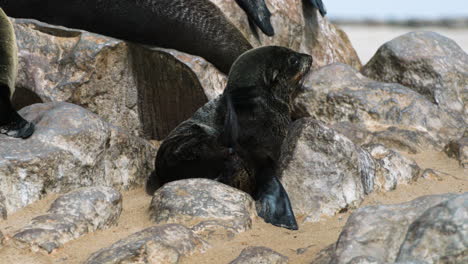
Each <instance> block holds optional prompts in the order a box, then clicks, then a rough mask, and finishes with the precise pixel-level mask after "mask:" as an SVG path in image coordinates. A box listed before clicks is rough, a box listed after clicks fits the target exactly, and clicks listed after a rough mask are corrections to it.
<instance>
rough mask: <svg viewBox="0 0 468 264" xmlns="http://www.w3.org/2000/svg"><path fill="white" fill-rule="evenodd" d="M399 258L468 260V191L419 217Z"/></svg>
mask: <svg viewBox="0 0 468 264" xmlns="http://www.w3.org/2000/svg"><path fill="white" fill-rule="evenodd" d="M396 260H397V261H398V262H400V261H401V262H411V261H421V262H422V261H425V262H427V263H454V264H458V263H459V264H462V263H468V193H465V194H462V195H459V196H457V197H455V198H453V199H451V200H448V201H446V202H443V203H441V204H438V205H436V206H434V207H432V208H430V209H428V210H427V211H426V212H424V214H423V215H421V216H420V217H419V218H418V219H416V221H414V222H413V223H412V224H411V225H410V226H409V228H408V233H407V234H406V237H405V241H404V242H403V244H402V245H401V248H400V251H399V252H398V257H397V259H396Z"/></svg>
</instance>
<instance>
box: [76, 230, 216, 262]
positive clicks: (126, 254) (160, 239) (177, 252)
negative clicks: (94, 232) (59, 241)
mask: <svg viewBox="0 0 468 264" xmlns="http://www.w3.org/2000/svg"><path fill="white" fill-rule="evenodd" d="M208 247H209V245H208V244H207V243H206V242H205V241H204V240H202V239H201V238H199V237H198V236H197V235H195V234H194V233H193V232H192V231H191V230H190V229H188V228H186V227H185V226H183V225H177V224H167V225H161V226H154V227H150V228H147V229H144V230H142V231H140V232H137V233H135V234H132V235H130V236H128V237H127V238H124V239H122V240H120V241H118V242H116V243H114V244H113V245H111V246H109V247H107V248H103V249H101V250H99V251H97V252H95V253H93V254H92V255H91V256H90V257H89V258H88V259H87V260H86V262H85V263H86V264H119V263H126V264H132V263H135V264H140V263H178V262H179V260H180V258H182V257H183V256H188V255H191V254H193V253H196V252H204V251H205V250H206V249H207V248H208Z"/></svg>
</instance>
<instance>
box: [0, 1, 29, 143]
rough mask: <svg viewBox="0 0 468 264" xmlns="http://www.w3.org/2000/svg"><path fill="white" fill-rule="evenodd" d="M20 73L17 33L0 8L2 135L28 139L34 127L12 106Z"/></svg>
mask: <svg viewBox="0 0 468 264" xmlns="http://www.w3.org/2000/svg"><path fill="white" fill-rule="evenodd" d="M17 72H18V54H17V47H16V38H15V32H14V30H13V25H12V24H11V22H10V20H9V19H8V17H7V15H6V14H5V12H3V10H2V9H1V8H0V133H1V134H6V135H8V136H11V137H17V138H27V137H29V136H31V135H32V133H33V132H34V125H33V124H32V123H30V122H28V121H26V120H24V118H22V117H21V116H20V115H19V114H18V112H16V110H15V109H14V108H13V106H12V104H11V97H12V96H13V93H14V92H15V81H16V74H17Z"/></svg>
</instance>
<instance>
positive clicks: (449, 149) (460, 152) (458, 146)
mask: <svg viewBox="0 0 468 264" xmlns="http://www.w3.org/2000/svg"><path fill="white" fill-rule="evenodd" d="M445 152H446V153H447V155H449V157H452V158H456V159H457V160H458V162H459V163H460V166H462V167H463V168H465V169H468V137H467V136H465V137H463V138H461V139H459V140H454V141H451V142H450V143H449V144H448V145H447V146H446V147H445Z"/></svg>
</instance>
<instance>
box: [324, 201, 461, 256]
mask: <svg viewBox="0 0 468 264" xmlns="http://www.w3.org/2000/svg"><path fill="white" fill-rule="evenodd" d="M455 197H457V195H455V194H444V195H432V196H424V197H420V198H418V199H415V200H413V201H410V202H407V203H403V204H396V205H377V206H367V207H364V208H360V209H358V210H356V211H355V212H354V213H353V214H352V215H351V216H350V217H349V219H348V221H347V223H346V225H345V227H344V228H343V230H342V232H341V234H340V237H339V239H338V241H337V243H336V247H335V250H334V252H333V253H331V255H332V260H331V262H330V263H334V264H335V263H336V264H341V263H343V264H346V263H349V262H350V261H351V260H353V259H354V258H356V257H365V258H368V259H372V260H373V261H374V260H375V261H378V262H379V263H393V262H395V260H396V258H397V256H398V254H399V250H400V247H401V245H402V244H403V243H404V241H405V240H406V239H408V235H409V233H408V228H410V227H411V226H412V224H413V223H414V222H415V221H417V220H418V219H419V218H420V217H421V216H422V215H423V214H425V212H426V211H427V210H428V209H430V208H432V207H434V206H437V205H438V204H440V203H443V202H445V201H448V200H451V199H453V198H455ZM465 199H466V198H465ZM465 220H466V217H465ZM409 232H411V230H409Z"/></svg>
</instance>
